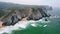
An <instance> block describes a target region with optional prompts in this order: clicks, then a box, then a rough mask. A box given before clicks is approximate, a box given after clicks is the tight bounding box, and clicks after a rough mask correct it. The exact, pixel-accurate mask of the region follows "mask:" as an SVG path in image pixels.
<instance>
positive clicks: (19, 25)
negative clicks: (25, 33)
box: [0, 18, 50, 34]
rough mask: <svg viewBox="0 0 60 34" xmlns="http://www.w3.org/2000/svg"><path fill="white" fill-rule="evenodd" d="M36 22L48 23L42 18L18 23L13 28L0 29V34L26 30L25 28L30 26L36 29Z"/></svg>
mask: <svg viewBox="0 0 60 34" xmlns="http://www.w3.org/2000/svg"><path fill="white" fill-rule="evenodd" d="M36 22H40V23H49V22H50V21H49V20H48V21H45V20H44V18H43V19H40V20H38V21H33V20H30V21H19V22H18V23H16V24H15V25H14V26H5V27H3V28H0V34H3V33H4V32H6V33H9V34H11V32H12V30H18V29H19V30H22V29H26V27H27V26H28V25H29V24H30V25H31V26H33V27H37V24H35V23H36ZM39 26H40V27H41V26H43V27H46V26H48V25H39Z"/></svg>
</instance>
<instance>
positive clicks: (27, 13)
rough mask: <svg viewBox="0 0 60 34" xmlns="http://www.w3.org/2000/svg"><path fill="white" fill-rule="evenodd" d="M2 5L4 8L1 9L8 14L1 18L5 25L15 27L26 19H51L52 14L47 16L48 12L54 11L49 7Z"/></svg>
mask: <svg viewBox="0 0 60 34" xmlns="http://www.w3.org/2000/svg"><path fill="white" fill-rule="evenodd" d="M0 5H3V6H4V7H1V8H0V9H3V11H5V12H8V13H7V14H6V15H5V16H2V17H1V18H2V21H3V22H4V25H14V24H16V23H17V22H18V21H19V20H21V19H22V18H24V17H28V18H27V20H39V19H42V18H43V17H49V16H50V14H47V11H48V10H52V7H51V6H47V5H44V6H43V5H39V6H38V5H19V4H11V3H2V2H1V3H0ZM8 6H9V7H8Z"/></svg>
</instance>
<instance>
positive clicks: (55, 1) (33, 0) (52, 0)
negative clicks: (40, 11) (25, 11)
mask: <svg viewBox="0 0 60 34" xmlns="http://www.w3.org/2000/svg"><path fill="white" fill-rule="evenodd" d="M0 2H11V3H17V4H28V5H50V6H53V7H60V0H0Z"/></svg>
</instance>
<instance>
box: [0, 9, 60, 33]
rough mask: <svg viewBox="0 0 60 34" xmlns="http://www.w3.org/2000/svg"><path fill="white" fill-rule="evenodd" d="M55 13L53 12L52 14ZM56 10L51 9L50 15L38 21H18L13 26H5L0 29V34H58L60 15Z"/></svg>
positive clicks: (59, 30)
mask: <svg viewBox="0 0 60 34" xmlns="http://www.w3.org/2000/svg"><path fill="white" fill-rule="evenodd" d="M54 11H55V12H54ZM59 11H60V10H59V8H58V9H53V11H51V12H50V13H51V14H53V15H52V16H51V17H48V18H46V19H48V21H45V18H42V19H40V20H39V21H33V20H31V21H25V22H21V23H20V21H19V22H18V23H17V24H15V25H14V26H6V27H4V28H1V29H0V34H60V13H59Z"/></svg>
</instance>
